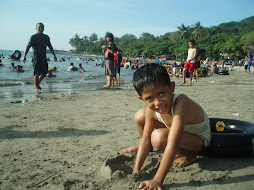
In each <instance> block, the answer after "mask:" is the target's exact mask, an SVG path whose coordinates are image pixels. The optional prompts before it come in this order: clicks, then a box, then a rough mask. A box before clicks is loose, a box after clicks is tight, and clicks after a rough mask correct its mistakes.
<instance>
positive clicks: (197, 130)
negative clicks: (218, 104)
mask: <svg viewBox="0 0 254 190" xmlns="http://www.w3.org/2000/svg"><path fill="white" fill-rule="evenodd" d="M181 94H182V93H174V96H173V102H172V107H171V113H172V117H173V116H174V110H173V108H174V104H175V101H176V99H177V98H178V96H180V95H181ZM201 108H202V107H201ZM202 110H203V113H204V121H203V122H201V123H198V124H194V125H185V126H184V131H186V132H188V133H192V134H197V135H200V134H202V133H203V132H205V131H207V129H206V127H204V126H205V125H207V124H209V122H210V121H209V118H208V116H207V114H206V112H205V111H204V109H203V108H202ZM155 114H156V116H157V118H158V120H159V121H160V122H161V123H163V124H164V125H165V126H166V127H167V128H168V129H170V127H169V126H167V124H166V123H165V121H164V120H163V118H162V116H161V114H160V113H158V112H155Z"/></svg>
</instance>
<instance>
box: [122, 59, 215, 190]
mask: <svg viewBox="0 0 254 190" xmlns="http://www.w3.org/2000/svg"><path fill="white" fill-rule="evenodd" d="M133 84H134V87H135V89H136V90H137V92H138V94H139V99H141V100H142V101H144V102H145V104H146V105H147V107H146V108H143V109H141V110H139V111H138V112H137V113H136V114H135V122H136V125H137V128H138V132H139V135H140V137H141V141H140V144H139V145H138V146H132V147H129V148H126V149H124V150H123V152H124V153H128V152H134V151H137V156H136V161H135V165H134V168H133V173H137V172H139V171H140V170H141V167H142V165H143V163H144V161H145V159H146V157H147V155H148V153H149V151H151V150H152V149H153V148H152V146H155V147H156V148H157V149H159V150H163V151H164V155H163V157H162V160H161V163H160V166H159V168H158V171H157V173H156V175H155V176H154V178H153V179H152V180H150V181H144V182H142V183H141V184H140V186H139V188H140V189H141V188H144V187H145V189H149V190H150V189H161V185H162V183H163V180H164V178H165V177H166V175H167V172H168V171H169V169H170V167H171V165H177V166H186V165H188V164H190V163H191V162H193V161H194V160H195V159H196V154H197V153H198V152H200V151H201V150H202V149H203V148H204V147H207V146H208V145H209V143H210V139H211V134H210V133H211V132H210V124H209V119H208V117H207V115H206V112H205V111H204V110H203V108H202V107H201V106H200V105H198V104H197V103H196V102H194V101H193V100H191V99H190V98H188V97H187V96H185V95H184V94H180V93H174V89H175V83H174V82H173V81H172V82H171V81H170V77H169V75H168V73H167V70H166V69H165V68H164V67H163V66H160V65H157V64H147V65H144V66H142V67H140V69H138V70H137V71H136V72H135V73H134V76H133Z"/></svg>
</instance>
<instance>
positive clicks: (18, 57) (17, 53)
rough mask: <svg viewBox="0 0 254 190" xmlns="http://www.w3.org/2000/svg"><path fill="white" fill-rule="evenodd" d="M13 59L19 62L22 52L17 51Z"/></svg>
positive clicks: (12, 56) (12, 55)
mask: <svg viewBox="0 0 254 190" xmlns="http://www.w3.org/2000/svg"><path fill="white" fill-rule="evenodd" d="M10 57H11V58H12V59H15V60H19V59H20V57H21V52H20V51H19V50H15V51H14V53H13V54H11V56H10Z"/></svg>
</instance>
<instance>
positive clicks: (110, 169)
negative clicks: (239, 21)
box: [0, 67, 254, 190]
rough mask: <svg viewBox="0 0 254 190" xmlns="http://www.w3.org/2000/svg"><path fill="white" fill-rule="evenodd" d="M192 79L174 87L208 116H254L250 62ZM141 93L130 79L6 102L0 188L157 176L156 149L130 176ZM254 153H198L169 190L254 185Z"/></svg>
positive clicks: (125, 185)
mask: <svg viewBox="0 0 254 190" xmlns="http://www.w3.org/2000/svg"><path fill="white" fill-rule="evenodd" d="M188 80H189V79H187V84H188ZM187 84H186V85H183V86H181V85H180V82H178V83H177V84H176V90H175V91H176V92H182V93H184V94H186V95H187V96H189V97H190V98H191V99H193V100H195V101H197V102H198V103H199V104H200V105H201V106H202V107H203V108H204V109H205V110H206V112H207V114H208V116H209V117H221V118H229V119H238V120H244V121H248V122H252V123H254V107H253V98H254V95H253V94H254V75H247V74H245V73H244V71H243V68H239V67H235V68H234V71H230V75H229V76H219V75H217V76H210V77H204V78H200V81H199V82H198V83H194V84H193V86H189V85H187ZM130 86H131V85H130ZM137 97H138V95H137V93H136V91H135V90H134V88H133V87H132V86H131V87H129V88H128V89H121V88H120V89H107V90H101V91H88V92H82V93H81V92H73V93H69V94H53V95H52V94H51V95H49V94H41V95H39V96H34V97H31V98H30V99H28V100H29V102H28V103H26V104H11V103H10V102H1V103H0V121H1V124H0V130H1V133H0V142H1V143H0V147H1V149H0V150H1V151H0V152H1V153H0V154H1V155H0V176H1V177H0V186H1V188H0V189H1V190H10V189H22V190H23V189H54V190H58V189H59V190H68V189H72V190H73V189H75V190H78V189H93V190H97V189H98V190H101V189H105V190H111V189H112V190H118V189H123V190H125V189H138V185H139V183H140V182H141V181H143V180H146V179H151V178H152V177H153V176H154V174H155V172H156V171H157V167H158V165H159V162H160V159H161V157H162V155H163V154H162V152H161V151H157V150H154V152H151V153H149V156H148V157H147V159H146V161H145V164H144V167H143V170H142V171H141V172H140V173H138V174H135V175H131V171H132V167H133V164H134V159H135V153H131V154H123V153H122V152H121V150H122V149H123V148H125V147H127V146H131V145H136V144H138V143H139V136H138V132H137V130H136V127H135V122H134V119H133V118H134V114H135V112H136V111H137V110H139V109H140V108H142V107H144V106H145V104H144V103H143V102H142V101H140V100H139V99H138V98H137ZM253 158H254V155H252V156H249V157H242V158H212V157H206V156H199V157H198V159H197V160H196V161H195V162H194V163H193V164H191V165H189V166H187V167H183V168H178V167H172V168H171V169H170V171H169V172H168V174H167V176H166V178H165V181H164V186H163V189H179V190H182V189H183V190H185V189H186V190H187V189H188V190H189V189H216V190H217V189H253V188H254V159H253Z"/></svg>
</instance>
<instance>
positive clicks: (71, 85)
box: [0, 50, 134, 101]
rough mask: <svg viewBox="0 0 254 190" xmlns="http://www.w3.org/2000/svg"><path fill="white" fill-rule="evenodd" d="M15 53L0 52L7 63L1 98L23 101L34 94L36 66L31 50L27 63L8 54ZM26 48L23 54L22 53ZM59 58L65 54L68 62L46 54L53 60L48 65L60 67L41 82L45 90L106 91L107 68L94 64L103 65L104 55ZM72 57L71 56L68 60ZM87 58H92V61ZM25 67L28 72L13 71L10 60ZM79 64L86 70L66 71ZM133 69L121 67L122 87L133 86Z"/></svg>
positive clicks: (0, 83)
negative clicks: (51, 75) (104, 87)
mask: <svg viewBox="0 0 254 190" xmlns="http://www.w3.org/2000/svg"><path fill="white" fill-rule="evenodd" d="M11 53H12V51H10V50H0V55H2V54H3V56H4V58H0V59H1V60H2V63H3V64H4V66H1V67H0V101H5V100H7V101H15V100H24V99H26V98H28V97H32V96H34V95H35V93H34V91H35V86H34V82H33V65H32V58H31V56H32V53H31V51H30V52H29V53H28V54H27V61H26V63H23V62H22V57H21V59H20V60H19V61H17V60H10V59H8V58H9V55H10V54H11ZM23 53H24V52H23V51H21V54H22V56H23ZM56 56H57V58H58V60H59V59H61V58H62V57H65V61H62V62H60V61H57V62H55V61H54V59H53V55H52V54H51V53H47V57H48V58H49V59H50V60H51V61H49V62H48V64H49V68H53V67H57V72H55V73H53V74H54V75H56V77H51V78H48V77H46V78H44V80H43V81H42V83H41V87H42V93H43V94H44V93H69V92H74V91H93V90H103V88H102V86H104V85H105V84H106V77H105V75H104V67H100V66H95V64H96V63H97V64H100V63H101V62H102V61H103V58H100V57H97V58H96V57H85V56H76V55H63V54H56ZM67 58H70V59H67ZM88 59H93V60H89V61H87V60H88ZM12 62H13V63H14V64H15V66H16V65H21V66H23V69H24V70H25V72H23V73H18V72H15V71H12V70H11V68H10V67H11V63H12ZM71 62H72V63H74V66H76V67H78V66H79V64H80V63H81V64H82V66H83V68H84V69H85V70H86V72H80V71H67V69H68V67H69V66H70V63H71ZM133 73H134V70H131V69H126V70H125V69H124V68H121V76H120V79H121V86H120V89H122V88H124V87H130V86H132V84H131V82H132V77H133Z"/></svg>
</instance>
